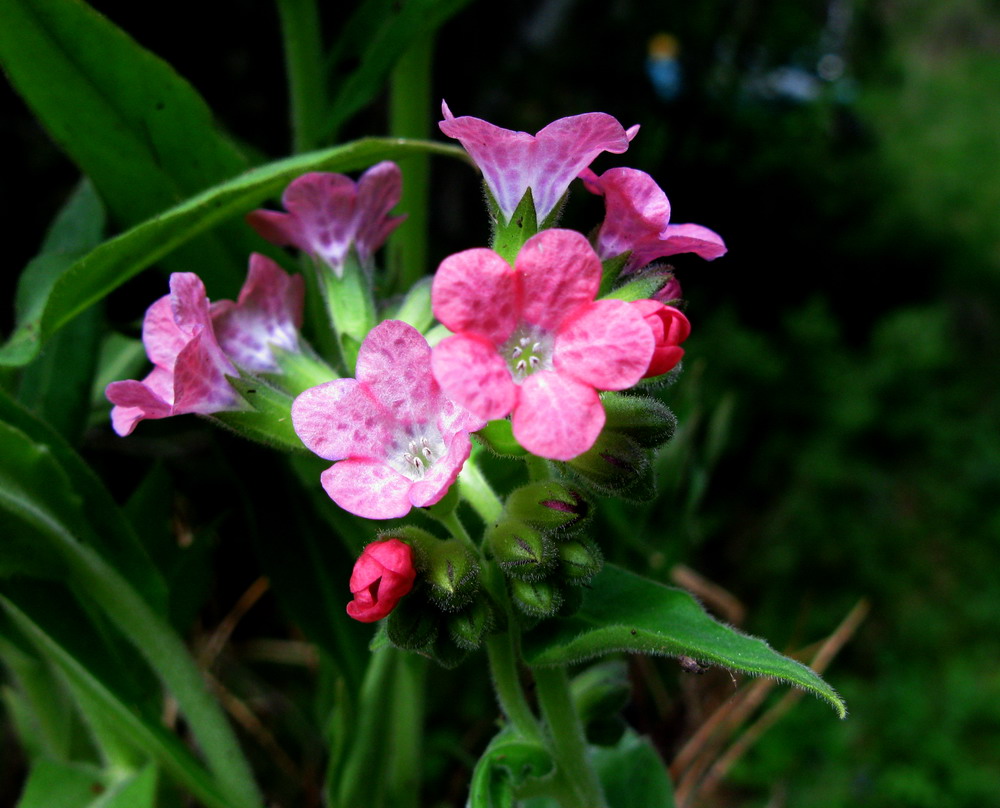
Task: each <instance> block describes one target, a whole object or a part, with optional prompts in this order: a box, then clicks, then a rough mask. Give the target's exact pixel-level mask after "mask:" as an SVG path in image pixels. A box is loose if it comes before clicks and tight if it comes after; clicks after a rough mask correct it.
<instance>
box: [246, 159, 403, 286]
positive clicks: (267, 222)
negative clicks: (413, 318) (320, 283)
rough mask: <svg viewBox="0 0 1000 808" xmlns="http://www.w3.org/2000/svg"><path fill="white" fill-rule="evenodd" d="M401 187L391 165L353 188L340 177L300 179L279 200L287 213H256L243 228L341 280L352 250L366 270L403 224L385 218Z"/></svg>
mask: <svg viewBox="0 0 1000 808" xmlns="http://www.w3.org/2000/svg"><path fill="white" fill-rule="evenodd" d="M402 185H403V178H402V174H401V173H400V170H399V166H397V165H396V164H395V163H392V162H389V161H385V162H382V163H378V164H376V165H374V166H372V167H371V168H369V169H368V170H367V171H366V172H365V173H364V174H362V175H361V179H359V180H358V182H357V183H355V182H354V180H352V179H351V178H350V177H346V176H344V175H343V174H325V173H319V172H314V173H311V174H303V175H302V176H301V177H299V178H298V179H296V180H293V181H292V182H291V183H290V184H289V186H288V187H287V188H286V189H285V193H284V194H283V195H282V197H281V203H282V204H283V205H284V206H285V209H286V210H287V211H288V213H279V212H277V211H273V210H255V211H253V212H252V213H250V214H248V215H247V222H249V224H250V226H251V227H253V229H254V230H256V231H257V232H258V233H259V234H260V235H261V236H263V237H264V238H266V239H267V240H268V241H271V242H273V243H275V244H278V245H280V246H293V247H297V248H298V249H300V250H302V251H303V252H306V253H309V254H310V255H312V256H314V257H315V258H318V259H319V260H321V261H323V262H324V263H326V265H327V266H329V267H330V268H331V269H332V270H333V271H334V273H335V274H336V275H337V277H338V278H339V277H342V276H343V274H344V262H345V261H346V260H347V253H348V251H349V250H350V249H351V247H352V246H353V247H354V249H355V251H356V252H357V255H358V259H359V261H360V262H361V265H362V266H363V267H364V268H365V269H370V268H371V262H372V255H374V253H375V251H376V250H377V249H378V248H379V247H381V246H382V245H383V244H384V243H385V240H386V239H387V238H388V237H389V234H390V233H391V232H392V231H393V230H395V229H396V227H397V226H398V225H399V223H400V222H402V221H403V219H405V218H406V217H405V216H389V211H390V210H392V209H393V207H395V205H396V204H397V203H398V202H399V197H400V194H401V193H402Z"/></svg>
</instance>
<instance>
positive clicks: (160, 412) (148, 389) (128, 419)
mask: <svg viewBox="0 0 1000 808" xmlns="http://www.w3.org/2000/svg"><path fill="white" fill-rule="evenodd" d="M160 372H161V373H164V372H165V371H162V370H161V371H160ZM151 375H152V374H151ZM168 375H169V374H168ZM148 381H149V379H148V378H147V379H146V381H145V382H137V381H135V380H134V379H129V380H127V381H123V382H111V384H109V385H108V386H107V388H106V389H105V392H104V394H105V396H107V399H108V401H110V402H111V403H112V404H114V405H115V406H114V407H112V408H111V426H112V427H113V428H114V430H115V432H117V433H118V434H119V435H121V436H122V437H123V438H124V437H125V436H126V435H129V434H131V433H132V430H133V429H135V426H136V424H138V423H139V421H141V420H143V419H145V418H166V417H168V416H170V415H172V414H173V408H172V407H171V406H170V400H169V399H164V398H163V397H162V396H161V395H159V394H158V393H157V392H156V391H155V390H154V389H153V387H152V386H151V385H149V384H147V382H148Z"/></svg>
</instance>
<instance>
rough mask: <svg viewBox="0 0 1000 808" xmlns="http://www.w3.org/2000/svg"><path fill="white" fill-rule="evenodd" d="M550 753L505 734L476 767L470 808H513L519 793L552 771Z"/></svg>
mask: <svg viewBox="0 0 1000 808" xmlns="http://www.w3.org/2000/svg"><path fill="white" fill-rule="evenodd" d="M552 767H553V763H552V757H551V755H550V754H549V751H548V750H547V749H546V748H545V747H544V746H542V745H541V744H540V743H538V742H537V741H532V740H528V739H526V738H522V737H520V736H518V735H515V734H513V733H510V732H501V733H500V734H499V735H497V736H496V737H495V738H494V739H493V740H492V741H491V742H490V745H489V746H488V747H486V751H484V752H483V756H482V757H481V758H480V759H479V762H478V763H476V768H475V770H474V771H473V772H472V783H471V784H470V787H469V802H468V805H469V808H512V807H513V805H514V799H515V797H516V795H517V790H518V789H519V788H520V787H522V786H523V785H524V784H525V783H526V782H527V781H528V780H530V779H532V778H538V777H544V776H545V775H547V774H548V773H549V772H551V771H552Z"/></svg>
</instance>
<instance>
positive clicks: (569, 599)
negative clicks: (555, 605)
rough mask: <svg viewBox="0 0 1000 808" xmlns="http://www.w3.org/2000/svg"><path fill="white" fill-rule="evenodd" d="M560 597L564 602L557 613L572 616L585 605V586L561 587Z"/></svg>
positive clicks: (560, 615)
mask: <svg viewBox="0 0 1000 808" xmlns="http://www.w3.org/2000/svg"><path fill="white" fill-rule="evenodd" d="M559 597H560V598H561V600H562V602H561V603H560V604H559V610H558V611H557V612H556V615H557V616H559V617H572V616H573V615H574V614H576V613H577V612H578V611H580V607H581V606H582V605H583V587H579V586H563V587H560V589H559Z"/></svg>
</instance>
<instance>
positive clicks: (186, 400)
mask: <svg viewBox="0 0 1000 808" xmlns="http://www.w3.org/2000/svg"><path fill="white" fill-rule="evenodd" d="M226 376H239V371H237V370H236V368H235V367H233V365H232V363H231V362H230V361H229V360H228V359H226V357H225V355H224V354H223V353H222V349H221V348H219V345H218V343H217V342H216V341H215V335H214V334H213V333H212V330H211V329H208V330H207V331H202V332H200V333H199V334H197V335H196V336H195V337H193V338H192V339H191V341H190V342H188V344H187V345H185V346H184V348H183V349H182V350H181V352H180V353H179V354H178V355H177V362H176V363H175V364H174V408H173V409H174V414H175V415H181V414H183V413H189V412H197V413H202V414H204V415H207V414H209V413H213V412H222V411H224V410H238V409H243V408H244V407H246V406H247V405H245V404H243V403H242V402H243V400H242V399H241V398H240V396H239V395H238V394H237V392H236V391H235V390H234V389H233V387H232V385H230V384H229V382H228V380H227V379H226Z"/></svg>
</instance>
